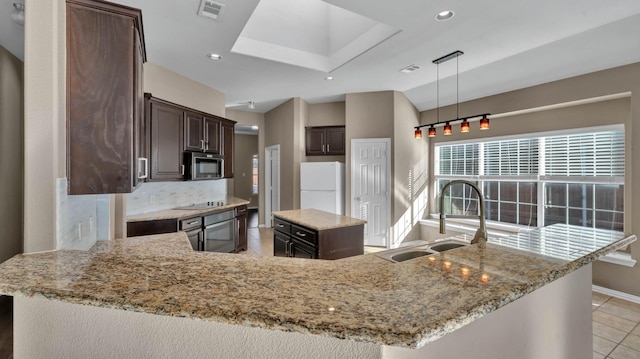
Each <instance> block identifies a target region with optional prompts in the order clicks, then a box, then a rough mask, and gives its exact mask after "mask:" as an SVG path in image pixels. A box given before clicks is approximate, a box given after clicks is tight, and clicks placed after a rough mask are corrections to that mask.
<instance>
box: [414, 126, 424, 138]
mask: <svg viewBox="0 0 640 359" xmlns="http://www.w3.org/2000/svg"><path fill="white" fill-rule="evenodd" d="M413 137H414V138H422V130H421V129H419V128H416V132H414V133H413Z"/></svg>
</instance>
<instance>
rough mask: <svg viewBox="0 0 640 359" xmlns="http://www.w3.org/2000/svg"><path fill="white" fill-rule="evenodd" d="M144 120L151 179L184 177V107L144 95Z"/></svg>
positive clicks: (163, 179)
mask: <svg viewBox="0 0 640 359" xmlns="http://www.w3.org/2000/svg"><path fill="white" fill-rule="evenodd" d="M146 98H147V123H149V128H150V135H151V136H150V147H151V175H150V180H151V181H180V180H183V179H184V164H183V152H182V148H183V135H182V131H183V119H184V111H183V109H182V108H180V107H177V106H176V105H174V104H172V103H169V102H165V101H162V100H160V99H156V98H153V97H151V95H150V94H147V95H146Z"/></svg>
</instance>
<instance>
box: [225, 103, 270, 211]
mask: <svg viewBox="0 0 640 359" xmlns="http://www.w3.org/2000/svg"><path fill="white" fill-rule="evenodd" d="M226 112H227V118H228V119H230V120H233V121H236V122H237V124H238V125H243V126H258V222H259V223H260V224H264V223H265V221H264V147H265V145H264V139H265V127H264V114H263V113H255V112H248V111H240V110H232V109H227V111H226ZM232 187H233V186H229V188H232Z"/></svg>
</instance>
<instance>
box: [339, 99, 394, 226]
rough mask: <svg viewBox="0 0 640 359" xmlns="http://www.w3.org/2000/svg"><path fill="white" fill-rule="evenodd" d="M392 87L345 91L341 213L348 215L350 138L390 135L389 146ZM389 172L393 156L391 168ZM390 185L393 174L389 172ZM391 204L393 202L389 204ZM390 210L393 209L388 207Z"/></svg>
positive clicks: (391, 119)
mask: <svg viewBox="0 0 640 359" xmlns="http://www.w3.org/2000/svg"><path fill="white" fill-rule="evenodd" d="M393 102H394V94H393V91H382V92H363V93H350V94H347V98H346V103H345V114H346V122H345V141H346V146H347V151H346V155H345V163H346V165H345V171H346V173H347V174H346V177H347V178H346V181H345V187H346V188H345V199H346V200H345V214H346V215H348V216H349V215H351V140H352V139H354V138H391V148H393V145H394V141H393V127H394V125H393V117H394V110H393ZM390 170H391V171H392V172H391V173H393V157H392V158H391V169H390ZM391 182H392V183H391V184H390V186H391V188H393V176H391ZM391 205H392V206H393V204H391ZM391 211H392V212H393V209H391Z"/></svg>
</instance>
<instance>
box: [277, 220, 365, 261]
mask: <svg viewBox="0 0 640 359" xmlns="http://www.w3.org/2000/svg"><path fill="white" fill-rule="evenodd" d="M363 253H364V225H355V226H349V227H339V228H329V229H323V230H313V229H310V228H306V227H303V226H300V225H297V224H294V223H291V222H288V221H286V220H284V219H282V218H278V217H274V231H273V255H274V256H276V257H295V258H308V259H316V258H319V259H340V258H346V257H351V256H357V255H360V254H363Z"/></svg>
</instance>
